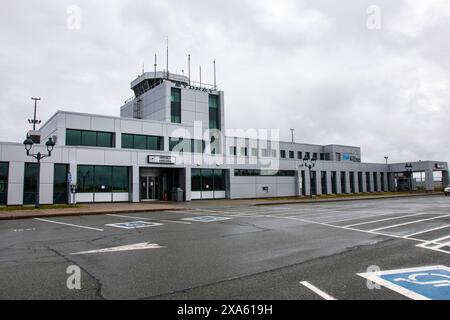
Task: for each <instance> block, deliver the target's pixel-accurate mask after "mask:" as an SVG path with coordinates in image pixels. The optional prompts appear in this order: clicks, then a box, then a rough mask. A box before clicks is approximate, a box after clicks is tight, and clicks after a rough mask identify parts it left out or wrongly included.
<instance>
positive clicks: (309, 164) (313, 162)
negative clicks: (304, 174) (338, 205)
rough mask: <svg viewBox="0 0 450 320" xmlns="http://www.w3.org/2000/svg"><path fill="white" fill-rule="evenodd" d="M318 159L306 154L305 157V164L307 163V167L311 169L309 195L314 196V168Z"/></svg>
mask: <svg viewBox="0 0 450 320" xmlns="http://www.w3.org/2000/svg"><path fill="white" fill-rule="evenodd" d="M316 161H317V159H316V158H315V157H313V158H312V159H310V158H309V157H307V156H305V157H304V158H303V164H304V165H305V167H306V168H308V170H309V186H310V187H309V189H310V190H309V197H310V198H312V197H313V194H312V186H313V179H312V168H314V167H315V166H316Z"/></svg>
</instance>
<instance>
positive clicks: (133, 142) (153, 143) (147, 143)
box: [122, 133, 164, 150]
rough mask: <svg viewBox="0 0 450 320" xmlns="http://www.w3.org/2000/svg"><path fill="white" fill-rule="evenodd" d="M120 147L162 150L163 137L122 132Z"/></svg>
mask: <svg viewBox="0 0 450 320" xmlns="http://www.w3.org/2000/svg"><path fill="white" fill-rule="evenodd" d="M122 148H124V149H141V150H164V138H163V137H158V136H143V135H136V134H127V133H122Z"/></svg>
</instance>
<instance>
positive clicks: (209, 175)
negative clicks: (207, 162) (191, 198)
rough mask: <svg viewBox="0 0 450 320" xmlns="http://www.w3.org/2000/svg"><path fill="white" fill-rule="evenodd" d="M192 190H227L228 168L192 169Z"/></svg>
mask: <svg viewBox="0 0 450 320" xmlns="http://www.w3.org/2000/svg"><path fill="white" fill-rule="evenodd" d="M191 190H192V191H225V190H226V170H222V169H192V170H191Z"/></svg>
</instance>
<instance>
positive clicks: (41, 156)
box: [23, 136, 55, 209]
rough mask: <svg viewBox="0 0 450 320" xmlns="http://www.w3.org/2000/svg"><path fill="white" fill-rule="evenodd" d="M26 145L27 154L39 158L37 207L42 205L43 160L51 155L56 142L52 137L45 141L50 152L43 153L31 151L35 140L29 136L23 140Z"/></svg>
mask: <svg viewBox="0 0 450 320" xmlns="http://www.w3.org/2000/svg"><path fill="white" fill-rule="evenodd" d="M23 144H24V146H25V150H26V151H27V156H29V157H33V158H35V159H36V160H37V163H38V173H37V185H36V197H35V207H36V209H37V208H39V207H40V204H39V183H40V181H39V180H40V179H39V178H40V177H39V176H40V172H41V160H42V159H44V158H46V157H51V155H52V151H53V148H54V147H55V142H54V141H53V139H52V138H48V141H47V142H46V143H45V146H46V147H47V152H48V154H42V153H40V152H38V153H31V152H30V151H31V148H33V144H34V142H33V140H31V138H30V137H29V136H28V137H27V139H26V140H25V141H24V142H23Z"/></svg>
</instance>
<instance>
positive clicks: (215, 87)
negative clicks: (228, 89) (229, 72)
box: [213, 59, 217, 90]
mask: <svg viewBox="0 0 450 320" xmlns="http://www.w3.org/2000/svg"><path fill="white" fill-rule="evenodd" d="M213 63H214V90H217V82H216V59H214V61H213Z"/></svg>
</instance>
